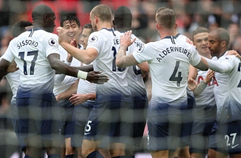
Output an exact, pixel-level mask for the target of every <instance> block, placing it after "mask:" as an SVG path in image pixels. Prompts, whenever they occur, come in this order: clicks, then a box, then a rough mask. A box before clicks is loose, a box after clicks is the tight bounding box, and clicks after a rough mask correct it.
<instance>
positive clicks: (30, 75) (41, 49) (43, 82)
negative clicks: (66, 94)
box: [11, 29, 59, 91]
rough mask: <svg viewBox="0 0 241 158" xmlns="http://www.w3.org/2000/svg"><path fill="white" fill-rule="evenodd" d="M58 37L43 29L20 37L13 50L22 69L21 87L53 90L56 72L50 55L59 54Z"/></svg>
mask: <svg viewBox="0 0 241 158" xmlns="http://www.w3.org/2000/svg"><path fill="white" fill-rule="evenodd" d="M58 46H59V45H58V41H57V35H54V34H52V33H48V32H46V31H44V30H41V29H35V30H34V29H32V30H29V31H26V32H24V33H22V34H21V35H19V36H18V37H17V38H16V40H15V42H14V44H11V49H12V51H11V52H13V56H14V58H15V62H16V63H17V65H18V67H19V69H20V72H21V73H20V85H21V87H28V88H31V87H35V88H36V87H41V86H42V87H44V88H45V89H46V90H50V91H51V90H52V89H53V77H54V70H53V69H52V68H51V66H50V63H49V61H48V58H47V57H48V55H49V54H51V53H58Z"/></svg>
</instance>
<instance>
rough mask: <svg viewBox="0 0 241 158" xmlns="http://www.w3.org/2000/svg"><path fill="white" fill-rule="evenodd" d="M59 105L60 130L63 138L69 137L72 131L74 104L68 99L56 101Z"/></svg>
mask: <svg viewBox="0 0 241 158" xmlns="http://www.w3.org/2000/svg"><path fill="white" fill-rule="evenodd" d="M57 105H58V106H59V107H60V113H61V118H62V123H61V127H60V128H61V132H62V134H63V135H64V136H65V138H68V137H71V136H72V134H73V132H74V122H73V112H74V105H73V104H72V103H71V102H70V101H69V100H68V99H65V100H61V101H59V102H58V103H57Z"/></svg>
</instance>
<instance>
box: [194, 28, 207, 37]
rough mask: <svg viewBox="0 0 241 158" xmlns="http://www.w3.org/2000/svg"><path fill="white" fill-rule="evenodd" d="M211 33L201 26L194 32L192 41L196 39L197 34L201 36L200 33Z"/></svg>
mask: <svg viewBox="0 0 241 158" xmlns="http://www.w3.org/2000/svg"><path fill="white" fill-rule="evenodd" d="M209 32H210V31H209V30H208V29H207V28H205V27H202V26H200V27H198V28H197V29H196V30H194V31H193V32H192V39H194V38H193V37H194V36H195V35H196V34H199V33H209Z"/></svg>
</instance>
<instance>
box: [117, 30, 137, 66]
mask: <svg viewBox="0 0 241 158" xmlns="http://www.w3.org/2000/svg"><path fill="white" fill-rule="evenodd" d="M131 34H132V31H127V32H125V33H124V35H123V36H121V39H120V41H121V42H120V48H119V51H118V53H117V56H116V66H117V67H120V68H125V67H128V66H132V65H137V64H139V63H138V62H137V61H136V59H135V58H134V56H133V55H132V54H129V55H126V50H127V48H128V47H129V46H130V45H131V44H132V43H133V42H135V40H136V39H131Z"/></svg>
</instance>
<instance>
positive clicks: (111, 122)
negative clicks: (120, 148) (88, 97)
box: [84, 96, 133, 145]
mask: <svg viewBox="0 0 241 158" xmlns="http://www.w3.org/2000/svg"><path fill="white" fill-rule="evenodd" d="M99 97H100V96H99ZM102 97H103V99H102ZM102 97H101V98H99V99H98V96H97V99H96V101H95V105H94V107H93V109H92V110H91V112H90V115H89V118H88V121H87V124H86V127H85V132H84V139H88V140H91V139H94V140H99V141H102V142H103V144H104V145H106V144H109V143H111V142H119V143H130V136H131V129H132V128H131V121H132V120H133V118H132V117H133V115H132V114H131V111H130V110H129V109H130V106H131V99H130V98H126V99H123V97H122V96H109V97H108V96H102ZM107 97H108V98H110V100H109V101H107V100H106V99H105V98H107ZM103 100H106V101H103Z"/></svg>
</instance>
